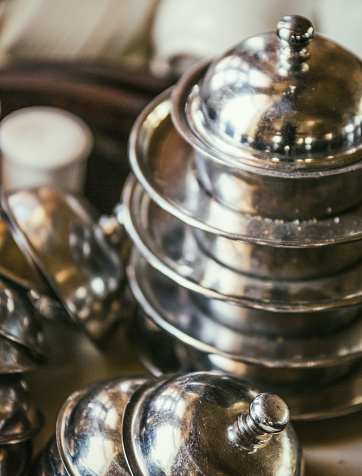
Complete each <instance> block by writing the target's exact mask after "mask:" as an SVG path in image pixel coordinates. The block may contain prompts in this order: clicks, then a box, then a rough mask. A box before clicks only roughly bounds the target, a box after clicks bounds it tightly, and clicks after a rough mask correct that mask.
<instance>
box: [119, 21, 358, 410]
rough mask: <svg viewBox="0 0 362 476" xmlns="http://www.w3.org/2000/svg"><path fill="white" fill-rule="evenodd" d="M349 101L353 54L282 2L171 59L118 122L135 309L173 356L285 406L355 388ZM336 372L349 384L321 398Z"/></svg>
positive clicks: (354, 99) (352, 106)
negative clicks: (249, 30)
mask: <svg viewBox="0 0 362 476" xmlns="http://www.w3.org/2000/svg"><path fill="white" fill-rule="evenodd" d="M346 71H348V72H350V74H349V75H348V77H346V76H345V74H346ZM361 104H362V64H361V61H360V60H359V59H358V58H356V57H354V56H353V55H351V54H350V53H348V52H347V51H345V50H343V49H342V48H340V47H339V46H337V45H335V44H334V43H332V42H331V41H329V40H327V39H325V38H323V37H321V36H320V35H314V29H313V26H312V25H311V23H310V22H309V20H307V19H305V18H303V17H298V16H291V17H285V18H283V19H282V20H281V22H280V23H279V24H278V27H277V32H276V33H267V34H265V35H261V36H257V37H254V38H250V39H248V40H246V41H245V42H243V43H241V44H239V45H237V46H236V47H235V48H232V49H231V50H230V51H229V52H227V53H225V54H224V55H222V56H221V57H219V58H216V59H215V60H214V61H211V62H206V63H202V64H199V65H197V66H196V67H195V68H194V69H193V70H191V71H190V72H189V73H186V75H184V76H183V77H182V78H181V79H180V81H179V82H178V84H177V85H176V86H175V88H174V89H173V90H169V91H166V92H165V93H163V94H162V95H160V96H159V97H158V98H156V99H155V100H154V101H153V102H152V103H151V104H150V105H149V106H148V107H147V108H146V109H145V110H144V112H143V113H142V114H141V115H140V116H139V118H138V120H137V121H136V123H135V125H134V128H133V131H132V133H131V136H130V143H129V156H130V163H131V166H132V169H133V172H134V174H135V177H136V179H137V181H138V182H139V183H137V182H136V181H135V179H134V178H132V177H130V179H129V180H128V182H127V184H126V186H125V187H124V193H123V204H124V207H125V212H124V224H125V228H126V230H127V232H128V234H129V236H130V237H131V239H132V242H133V244H134V246H135V248H136V249H137V252H135V253H133V254H132V258H131V261H130V264H129V266H128V276H129V279H130V282H131V287H132V289H133V291H134V294H135V296H136V298H137V300H138V302H139V303H140V304H141V307H142V309H143V312H144V313H145V314H146V315H147V316H148V317H150V318H151V319H152V320H153V321H154V322H155V323H157V324H158V325H159V326H160V327H161V328H162V330H163V331H166V332H167V333H168V337H169V338H171V340H172V342H173V343H174V345H173V351H174V353H175V355H176V357H177V359H176V360H178V361H179V365H180V366H181V367H182V368H187V365H188V363H189V364H191V365H194V366H195V367H196V368H197V369H199V370H203V369H205V370H209V369H222V370H223V371H227V372H230V373H235V374H239V375H242V376H243V377H245V378H247V379H249V380H251V381H257V382H258V383H259V384H261V385H262V386H263V385H265V387H263V389H265V388H266V389H268V388H274V387H275V386H277V389H278V390H279V389H281V391H282V392H283V393H282V396H283V395H288V398H290V399H291V400H288V402H289V401H292V400H293V399H297V403H296V404H295V407H293V415H297V417H298V418H315V417H319V416H320V415H323V416H324V417H326V416H333V414H339V413H341V412H343V411H351V410H352V409H353V408H355V409H357V408H359V407H360V403H361V395H362V388H361V386H360V385H358V384H357V385H356V384H355V383H356V381H358V379H359V378H360V377H359V376H358V375H360V374H358V372H357V373H354V370H355V369H356V368H357V369H358V368H359V367H360V365H361V361H362V355H361V342H362V339H361V329H360V327H361V320H360V312H361V304H362V282H361V278H360V276H361V272H360V270H361V263H362V259H361V258H362V256H361V250H362V248H361V247H362V208H361V207H362V194H361V188H360V178H361V177H360V176H361V173H362V167H361V164H362V160H361V159H362V132H361V124H362V109H361ZM139 255H142V257H141V256H139ZM145 261H146V262H147V263H148V264H146V263H145ZM166 290H167V292H166ZM166 340H167V339H166ZM152 349H153V351H154V352H157V351H156V350H155V348H154V347H152ZM149 360H150V361H152V360H154V359H152V356H151V357H150V358H149ZM166 367H167V366H166ZM166 371H167V369H166ZM353 375H354V376H353ZM355 375H357V377H356V376H355ZM343 379H346V381H347V382H348V385H351V392H352V394H353V396H352V397H350V396H349V395H348V392H346V394H344V395H343V394H342V395H340V394H341V392H339V393H338V398H336V399H335V400H332V403H331V405H329V406H327V408H326V409H325V410H324V411H323V410H322V409H321V406H320V401H319V399H320V396H321V395H323V396H324V397H325V396H326V395H327V393H328V391H329V390H330V389H332V387H333V385H337V382H338V381H342V380H343ZM296 385H297V386H298V387H299V389H298V390H297V389H296ZM314 385H319V386H320V389H319V390H320V391H319V395H318V396H317V397H316V398H311V399H310V403H311V404H312V403H313V402H314V403H316V404H317V407H318V408H317V409H316V411H313V409H312V408H311V405H310V404H309V397H310V394H312V393H313V390H312V387H313V386H314ZM301 388H303V391H301ZM307 389H308V390H307ZM277 393H278V392H277ZM297 396H299V397H300V398H297ZM324 397H323V398H324Z"/></svg>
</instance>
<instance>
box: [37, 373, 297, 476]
mask: <svg viewBox="0 0 362 476" xmlns="http://www.w3.org/2000/svg"><path fill="white" fill-rule="evenodd" d="M262 469H263V474H265V475H269V474H270V475H275V474H278V471H280V474H288V475H290V476H292V475H293V476H299V475H302V474H303V458H302V452H301V448H300V445H299V442H298V440H297V437H296V434H295V432H294V429H293V426H292V425H291V424H290V422H289V410H288V407H287V406H286V404H285V403H284V401H283V400H282V399H281V398H280V397H278V396H277V395H271V394H265V393H264V394H260V391H259V390H257V389H256V388H253V387H252V388H251V387H250V386H249V384H248V383H247V382H245V381H243V380H241V379H240V378H238V377H235V376H234V377H233V376H228V375H226V374H224V373H205V372H198V373H194V374H188V375H184V376H178V375H171V376H167V377H161V378H157V379H156V378H154V377H150V376H144V377H142V376H139V377H137V376H129V377H128V378H126V377H122V378H115V379H112V380H107V381H103V382H96V383H94V384H92V385H89V386H88V387H85V388H83V389H81V390H79V391H77V392H75V393H73V394H72V395H71V396H70V397H69V398H68V400H67V401H66V403H65V404H64V406H63V408H62V410H61V411H60V413H59V415H58V419H57V428H56V438H53V439H51V440H50V442H49V443H48V445H47V446H46V448H45V449H44V450H43V452H42V453H41V454H40V455H39V456H38V457H37V459H36V461H35V463H34V465H33V468H32V471H31V473H30V474H31V475H32V476H65V475H66V474H69V475H70V476H91V475H92V476H100V475H104V476H106V475H107V476H108V475H109V476H111V475H112V476H113V475H114V476H115V475H123V476H129V475H131V474H132V475H134V474H137V475H138V474H139V475H142V476H143V475H151V474H169V475H173V476H176V475H177V476H179V475H185V476H186V475H189V474H191V473H192V474H193V472H194V471H197V474H198V473H199V472H200V474H201V473H202V474H208V475H214V474H215V475H225V476H234V475H237V474H240V470H242V471H245V472H246V474H250V475H255V476H257V475H259V474H261V473H260V471H261V470H262Z"/></svg>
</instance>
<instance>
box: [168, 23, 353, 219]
mask: <svg viewBox="0 0 362 476" xmlns="http://www.w3.org/2000/svg"><path fill="white" fill-rule="evenodd" d="M347 72H348V75H347ZM361 95H362V63H361V61H360V60H359V59H358V58H357V57H355V56H354V55H352V54H351V53H350V52H348V51H346V50H344V49H343V48H341V47H339V46H337V45H336V44H335V43H333V42H331V41H330V40H328V39H326V38H324V37H322V36H321V35H314V28H313V25H312V24H311V22H310V21H309V20H308V19H306V18H303V17H298V16H289V17H284V18H283V19H282V20H281V21H280V22H279V23H278V26H277V32H276V34H275V33H274V32H272V33H267V34H264V35H260V36H256V37H252V38H249V39H247V40H245V41H244V42H242V43H241V44H239V45H237V46H236V47H235V48H232V49H231V50H229V51H228V52H226V53H225V54H224V55H222V56H221V57H219V58H217V59H215V60H214V61H212V63H211V64H207V65H199V66H197V67H196V68H195V69H193V70H192V71H190V72H189V73H187V74H185V75H184V76H183V78H182V79H181V81H179V83H178V85H177V86H176V88H175V91H174V96H173V105H174V107H173V117H174V123H175V125H176V127H177V128H178V130H179V132H180V133H181V134H182V136H183V137H184V138H185V139H186V140H187V141H189V142H190V144H191V145H192V146H193V148H194V149H195V150H196V166H197V168H198V176H199V178H200V180H201V182H202V184H203V185H204V187H205V188H206V189H207V190H209V192H210V193H211V194H212V195H213V196H215V197H217V198H218V199H219V200H220V201H221V202H223V203H225V204H227V206H229V207H230V208H233V209H235V210H238V211H239V212H242V213H250V214H254V215H260V216H263V217H274V218H280V219H289V220H290V219H292V220H294V219H302V218H313V217H317V218H318V217H323V216H335V215H336V214H338V213H342V212H344V211H346V210H348V209H349V208H351V207H354V206H356V205H357V204H359V203H360V201H361V197H360V190H359V183H360V179H361V148H362V134H361V124H362V110H361Z"/></svg>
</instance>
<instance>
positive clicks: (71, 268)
mask: <svg viewBox="0 0 362 476" xmlns="http://www.w3.org/2000/svg"><path fill="white" fill-rule="evenodd" d="M2 206H3V208H4V211H5V213H6V214H7V217H8V219H9V221H10V224H11V227H12V232H13V236H14V238H15V240H16V241H17V243H18V245H19V247H20V248H21V249H22V251H23V252H24V253H25V254H26V255H27V256H28V257H29V258H30V259H31V260H32V261H33V262H34V263H35V265H36V267H37V268H38V269H39V270H40V273H41V275H42V276H43V278H44V279H45V282H47V283H48V285H49V286H50V288H51V289H52V291H53V292H54V293H55V294H56V295H57V297H58V298H59V300H60V301H61V302H62V304H63V306H64V307H65V309H66V311H67V312H68V314H69V315H70V316H71V318H72V319H73V320H74V321H75V322H76V323H77V324H78V325H80V326H81V327H82V328H83V329H84V330H85V331H86V332H87V333H88V334H89V336H90V337H91V338H92V339H93V340H94V341H96V342H97V343H100V344H102V343H103V342H104V340H105V339H106V337H107V335H108V333H109V332H110V330H111V328H112V327H113V326H114V325H115V323H116V322H117V321H119V319H120V314H121V302H120V301H121V297H120V295H121V292H120V287H121V285H122V280H123V277H124V272H123V267H122V264H121V260H120V257H119V255H118V253H117V251H116V250H115V249H114V248H113V247H112V246H111V245H110V244H109V243H108V242H107V240H106V238H105V236H104V234H103V232H102V231H101V229H100V228H99V227H98V225H97V223H96V221H95V217H94V213H93V211H92V210H91V209H90V206H89V205H88V203H86V202H85V201H83V200H81V199H80V198H76V197H74V196H72V195H69V194H66V193H64V192H60V191H56V190H50V189H48V188H38V189H32V190H23V191H17V192H13V193H11V192H9V193H8V194H7V195H3V196H2Z"/></svg>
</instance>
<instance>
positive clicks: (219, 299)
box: [123, 176, 362, 336]
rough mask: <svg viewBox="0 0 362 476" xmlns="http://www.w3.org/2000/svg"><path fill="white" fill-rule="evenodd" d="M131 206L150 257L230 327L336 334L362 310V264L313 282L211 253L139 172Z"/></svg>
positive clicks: (132, 231) (128, 220)
mask: <svg viewBox="0 0 362 476" xmlns="http://www.w3.org/2000/svg"><path fill="white" fill-rule="evenodd" d="M123 203H124V205H125V213H124V216H123V220H124V224H125V226H126V229H127V231H128V233H129V235H130V237H131V238H132V240H133V242H134V243H135V244H136V246H137V248H138V249H139V250H140V252H141V253H142V255H143V256H144V257H145V258H146V259H147V261H148V262H149V263H151V264H152V266H154V267H155V268H156V269H158V270H159V271H161V272H162V273H163V274H165V275H166V276H168V277H169V278H171V279H172V280H174V281H175V282H176V283H178V284H179V285H181V286H183V287H185V288H187V289H190V290H191V291H193V292H194V293H195V298H196V299H197V300H198V301H199V302H200V303H201V306H202V307H204V308H206V309H209V310H210V312H212V313H214V315H215V314H217V315H218V317H219V319H221V320H223V321H224V322H225V323H226V324H229V325H231V326H234V327H239V328H240V329H243V330H245V331H248V332H264V333H265V334H274V335H275V334H277V335H279V336H285V335H291V334H294V335H296V334H297V335H299V336H301V335H311V334H315V333H317V332H321V331H323V332H327V331H331V330H333V329H335V328H337V327H340V326H341V325H343V324H347V323H348V322H350V321H351V320H353V319H355V318H356V316H357V315H359V313H360V312H361V306H362V281H361V276H362V274H361V263H360V262H357V264H355V266H353V267H350V268H347V270H345V271H344V272H340V273H336V274H333V275H329V276H327V277H323V278H320V279H313V280H311V279H309V280H293V281H292V280H280V279H279V280H278V279H277V277H275V278H274V279H273V280H270V279H263V278H261V277H259V276H253V275H250V274H242V273H238V272H237V271H235V270H233V269H232V268H228V267H226V266H225V265H224V264H223V263H220V261H218V260H215V259H213V258H212V257H210V254H209V253H208V252H207V250H205V249H204V247H203V246H200V245H199V241H198V240H197V239H196V237H195V235H194V232H193V229H192V228H191V227H189V226H187V225H186V224H184V223H183V222H182V221H180V220H178V219H177V218H175V217H174V216H172V215H170V214H169V213H168V212H167V211H165V210H163V209H162V208H160V207H159V206H158V205H156V203H155V202H152V201H151V200H150V197H149V195H148V194H146V193H145V192H144V190H143V189H142V187H141V186H140V185H139V184H138V183H137V182H135V180H134V179H133V178H132V176H131V177H130V178H129V180H128V182H127V183H126V185H125V187H124V193H123ZM313 249H314V248H313ZM322 311H323V312H322Z"/></svg>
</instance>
